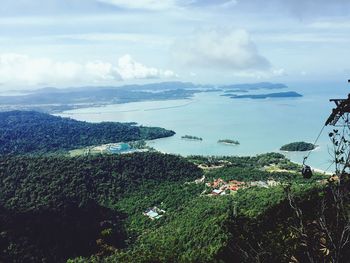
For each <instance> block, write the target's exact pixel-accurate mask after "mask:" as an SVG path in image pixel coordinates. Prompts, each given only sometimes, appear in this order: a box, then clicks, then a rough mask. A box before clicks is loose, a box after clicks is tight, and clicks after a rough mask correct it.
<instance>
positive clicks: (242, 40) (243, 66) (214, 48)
mask: <svg viewBox="0 0 350 263" xmlns="http://www.w3.org/2000/svg"><path fill="white" fill-rule="evenodd" d="M173 53H174V58H175V60H176V61H177V62H179V63H181V64H183V65H186V66H189V67H198V68H209V69H215V68H219V69H225V70H232V71H237V70H267V69H269V68H270V62H269V61H268V60H267V59H266V58H265V57H263V56H262V55H260V54H259V52H258V50H257V48H256V46H255V44H254V42H253V41H252V40H251V39H250V36H249V34H248V33H247V32H246V31H245V30H242V29H239V30H223V29H222V30H209V31H200V32H197V33H195V34H193V35H191V36H190V37H187V38H182V39H179V40H178V41H177V42H176V43H175V45H174V48H173Z"/></svg>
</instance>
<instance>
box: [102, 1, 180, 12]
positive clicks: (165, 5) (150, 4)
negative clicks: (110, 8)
mask: <svg viewBox="0 0 350 263" xmlns="http://www.w3.org/2000/svg"><path fill="white" fill-rule="evenodd" d="M98 1H99V2H104V3H107V4H112V5H115V6H118V7H121V8H126V9H147V10H164V9H169V8H173V7H176V5H177V3H176V2H177V1H176V0H161V1H159V0H98Z"/></svg>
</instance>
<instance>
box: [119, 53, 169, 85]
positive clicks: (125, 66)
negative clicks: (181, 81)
mask: <svg viewBox="0 0 350 263" xmlns="http://www.w3.org/2000/svg"><path fill="white" fill-rule="evenodd" d="M117 72H118V73H119V75H120V76H121V77H122V79H125V80H129V79H150V78H162V77H166V78H172V77H176V75H175V73H174V72H173V71H171V70H165V71H164V70H160V69H157V68H153V67H146V66H144V65H142V64H141V63H139V62H137V61H135V60H134V59H133V58H132V57H131V56H130V55H124V56H122V57H121V58H119V60H118V69H117Z"/></svg>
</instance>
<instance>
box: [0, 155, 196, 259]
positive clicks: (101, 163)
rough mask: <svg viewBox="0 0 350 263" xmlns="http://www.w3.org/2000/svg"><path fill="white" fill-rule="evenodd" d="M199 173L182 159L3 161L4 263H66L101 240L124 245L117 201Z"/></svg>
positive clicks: (0, 238) (0, 246)
mask: <svg viewBox="0 0 350 263" xmlns="http://www.w3.org/2000/svg"><path fill="white" fill-rule="evenodd" d="M201 173H202V172H201V170H200V169H199V168H197V167H196V166H195V165H193V164H191V163H189V162H187V161H186V160H185V159H184V158H181V157H177V156H173V155H163V154H159V153H134V154H130V155H120V156H95V157H84V158H83V157H79V158H69V157H63V156H61V157H20V156H18V157H14V156H12V157H10V156H4V157H0V180H1V182H2V184H1V185H0V215H1V216H0V221H1V222H0V233H1V235H0V251H1V252H0V261H1V262H14V261H16V260H18V261H19V262H39V261H42V260H44V261H45V260H46V261H47V262H50V259H54V260H53V261H54V262H64V260H65V259H67V258H69V257H76V256H82V255H85V256H87V255H89V254H92V253H97V252H98V250H99V247H98V246H97V244H96V240H99V239H102V241H103V243H104V242H105V243H106V244H108V245H111V246H113V247H114V248H122V247H123V246H124V243H125V240H126V239H127V237H126V235H125V231H124V226H123V224H122V223H121V221H122V219H123V218H125V216H126V215H125V213H124V212H121V211H119V210H121V209H119V208H118V207H117V206H116V204H117V203H118V202H121V199H122V198H123V197H124V196H129V195H131V194H132V193H137V192H138V191H141V190H140V189H141V188H142V187H146V186H149V187H152V186H153V187H154V185H157V184H160V183H165V182H166V183H167V184H174V182H179V183H180V182H181V184H183V183H184V182H185V181H192V180H194V179H196V178H198V177H200V176H201ZM168 191H169V189H168ZM148 192H149V191H148ZM142 198H143V197H140V198H139V199H140V200H142ZM146 205H147V204H145V207H141V209H142V210H144V209H146V208H147V206H146ZM149 205H150V204H149ZM124 206H126V205H124ZM142 210H141V211H142ZM140 214H142V213H141V212H140ZM102 241H100V242H102ZM51 262H52V261H51Z"/></svg>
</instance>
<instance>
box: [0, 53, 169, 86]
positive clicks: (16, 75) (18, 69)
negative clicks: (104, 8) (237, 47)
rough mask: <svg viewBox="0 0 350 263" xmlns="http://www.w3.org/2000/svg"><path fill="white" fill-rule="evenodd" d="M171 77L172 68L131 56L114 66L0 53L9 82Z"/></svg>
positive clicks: (0, 68) (0, 73) (1, 72)
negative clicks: (142, 61)
mask: <svg viewBox="0 0 350 263" xmlns="http://www.w3.org/2000/svg"><path fill="white" fill-rule="evenodd" d="M173 77H176V75H175V73H174V72H173V71H171V70H161V69H157V68H154V67H147V66H145V65H143V64H141V63H139V62H137V61H135V60H134V59H133V58H132V57H131V56H130V55H124V56H122V57H120V58H119V59H118V61H117V63H116V65H114V64H112V63H109V62H103V61H90V62H86V63H78V62H72V61H68V62H67V61H66V62H61V61H55V60H52V59H49V58H33V57H30V56H27V55H22V54H16V53H6V54H0V79H1V82H2V83H3V84H8V85H39V84H42V83H45V84H52V85H54V84H71V83H73V84H76V83H106V82H113V81H122V80H133V79H149V78H173Z"/></svg>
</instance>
